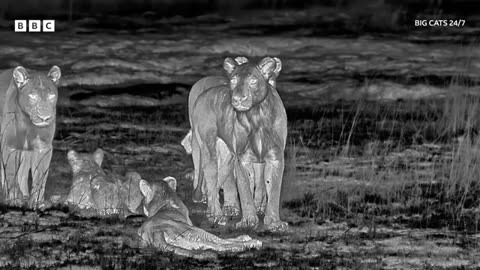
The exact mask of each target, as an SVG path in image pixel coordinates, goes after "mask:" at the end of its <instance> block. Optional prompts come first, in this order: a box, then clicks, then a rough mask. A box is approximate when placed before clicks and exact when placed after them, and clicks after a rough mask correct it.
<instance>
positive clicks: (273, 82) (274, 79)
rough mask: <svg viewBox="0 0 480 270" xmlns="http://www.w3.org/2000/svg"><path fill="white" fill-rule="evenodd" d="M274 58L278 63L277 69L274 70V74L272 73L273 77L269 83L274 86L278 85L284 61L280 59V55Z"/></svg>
mask: <svg viewBox="0 0 480 270" xmlns="http://www.w3.org/2000/svg"><path fill="white" fill-rule="evenodd" d="M273 60H275V62H276V63H277V65H276V67H275V70H274V71H273V74H272V77H270V79H268V83H269V84H270V85H271V86H273V87H276V85H277V77H278V75H279V74H280V71H281V70H282V61H281V60H280V58H278V57H274V58H273Z"/></svg>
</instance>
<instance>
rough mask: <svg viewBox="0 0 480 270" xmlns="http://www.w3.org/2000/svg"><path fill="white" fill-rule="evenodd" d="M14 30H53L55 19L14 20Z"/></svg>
mask: <svg viewBox="0 0 480 270" xmlns="http://www.w3.org/2000/svg"><path fill="white" fill-rule="evenodd" d="M15 32H55V20H15Z"/></svg>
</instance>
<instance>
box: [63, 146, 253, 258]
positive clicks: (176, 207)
mask: <svg viewBox="0 0 480 270" xmlns="http://www.w3.org/2000/svg"><path fill="white" fill-rule="evenodd" d="M103 156H104V153H103V151H102V150H101V149H97V150H96V151H95V152H94V153H93V154H85V153H81V154H79V153H77V152H75V151H73V150H70V151H69V152H68V160H69V162H70V165H71V167H72V170H73V187H72V189H71V191H70V193H69V195H68V197H67V200H66V201H67V202H68V203H70V204H73V205H75V206H77V207H79V208H81V209H94V210H96V211H97V212H98V213H99V214H102V215H105V214H118V213H120V212H121V211H122V210H123V211H124V214H125V215H128V214H130V213H133V214H145V215H146V216H147V217H148V219H147V220H146V221H145V222H144V224H143V225H142V227H141V228H140V229H139V231H138V233H139V235H140V237H141V239H142V240H143V241H142V243H143V244H144V245H150V246H153V247H157V248H160V249H163V250H166V251H173V252H174V253H176V254H178V255H182V256H188V257H194V258H199V259H205V258H213V257H216V253H215V252H212V251H205V250H206V249H210V250H214V251H231V252H233V251H242V250H245V249H247V248H260V247H261V246H262V242H260V241H258V240H253V239H252V238H250V237H249V236H248V235H242V236H239V237H237V238H232V239H222V238H219V237H217V236H215V235H213V234H211V233H208V232H206V231H204V230H202V229H200V228H197V227H194V226H193V224H192V221H191V220H190V218H189V213H188V209H187V207H186V206H185V205H184V204H183V202H182V201H181V200H180V199H179V198H178V196H177V195H176V193H175V189H176V185H177V181H176V180H175V178H173V177H167V178H165V179H164V180H163V181H156V182H154V183H152V184H149V183H148V182H147V181H145V180H142V179H141V178H140V175H139V174H138V173H136V172H131V173H127V175H126V177H125V178H126V179H122V178H121V177H112V176H111V175H107V174H106V173H105V172H104V171H103V170H102V169H101V165H102V161H103Z"/></svg>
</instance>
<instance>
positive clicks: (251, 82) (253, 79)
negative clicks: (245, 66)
mask: <svg viewBox="0 0 480 270" xmlns="http://www.w3.org/2000/svg"><path fill="white" fill-rule="evenodd" d="M257 81H258V80H257V78H251V79H250V81H249V83H250V84H251V85H255V84H257Z"/></svg>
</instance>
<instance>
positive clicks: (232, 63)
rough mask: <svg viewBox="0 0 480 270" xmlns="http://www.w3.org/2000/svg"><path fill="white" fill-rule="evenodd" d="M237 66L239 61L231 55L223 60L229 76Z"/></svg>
mask: <svg viewBox="0 0 480 270" xmlns="http://www.w3.org/2000/svg"><path fill="white" fill-rule="evenodd" d="M236 68H237V62H235V61H234V60H233V59H232V58H230V57H227V58H225V61H223V69H225V71H226V72H227V74H228V76H229V77H230V76H231V75H232V73H233V72H234V71H235V69H236Z"/></svg>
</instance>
